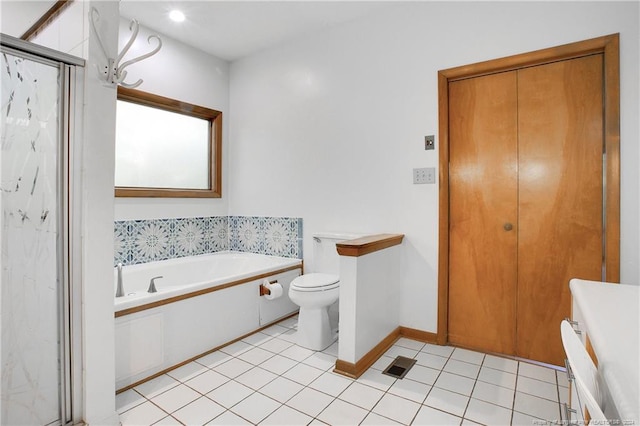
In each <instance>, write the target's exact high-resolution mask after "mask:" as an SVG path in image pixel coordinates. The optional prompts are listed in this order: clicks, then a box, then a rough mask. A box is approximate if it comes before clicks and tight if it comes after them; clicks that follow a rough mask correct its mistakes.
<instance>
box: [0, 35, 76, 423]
mask: <svg viewBox="0 0 640 426" xmlns="http://www.w3.org/2000/svg"><path fill="white" fill-rule="evenodd" d="M1 62H2V64H1V67H2V68H1V69H0V73H1V75H2V92H1V101H2V104H1V107H2V110H1V115H2V117H1V119H0V120H1V127H0V128H1V131H0V134H1V140H0V143H1V151H0V174H1V184H0V188H1V195H0V208H1V210H2V215H1V216H0V240H1V243H2V246H1V251H2V256H1V259H0V266H1V269H2V285H1V292H0V324H1V333H0V337H1V339H0V362H1V366H2V369H1V370H2V372H1V376H2V386H1V389H0V392H1V397H2V398H1V406H0V424H2V425H50V424H64V423H67V421H68V419H67V416H68V413H67V409H66V408H65V407H67V406H68V401H67V394H68V392H67V391H66V390H65V388H66V386H67V384H68V378H67V377H66V375H68V374H69V368H68V355H67V353H68V350H67V347H66V345H67V339H66V337H65V333H66V332H65V328H68V324H69V322H68V312H67V311H68V308H67V307H65V306H68V302H66V300H65V299H66V296H65V295H66V289H65V285H66V281H67V279H66V272H65V270H66V264H67V263H66V262H67V261H66V260H65V259H66V255H65V246H66V243H65V238H66V236H65V234H66V230H65V229H66V226H65V224H64V223H65V222H64V221H65V217H66V214H67V213H66V212H67V210H66V207H64V206H65V202H64V200H65V197H66V195H65V194H66V179H63V176H65V170H64V168H65V164H66V163H65V160H64V156H65V155H66V154H65V143H64V141H65V137H64V129H65V124H64V119H65V118H64V117H65V101H66V99H65V96H64V93H65V90H68V89H66V83H65V67H64V66H63V65H62V64H61V63H59V62H56V61H51V60H48V59H44V58H40V57H37V56H35V55H30V54H25V53H21V52H18V51H13V50H11V49H6V48H5V47H4V46H3V48H2V58H1ZM67 98H68V95H67ZM65 304H66V305H65Z"/></svg>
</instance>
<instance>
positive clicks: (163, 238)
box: [114, 216, 302, 266]
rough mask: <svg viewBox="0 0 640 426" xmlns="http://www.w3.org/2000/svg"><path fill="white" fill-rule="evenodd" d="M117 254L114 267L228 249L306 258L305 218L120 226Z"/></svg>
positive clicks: (156, 221) (196, 219)
mask: <svg viewBox="0 0 640 426" xmlns="http://www.w3.org/2000/svg"><path fill="white" fill-rule="evenodd" d="M114 249H115V250H114V251H115V256H114V266H115V265H117V264H118V263H122V264H123V265H135V264H139V263H147V262H153V261H157V260H166V259H174V258H179V257H185V256H195V255H199V254H206V253H215V252H219V251H225V250H234V251H244V252H251V253H259V254H268V255H272V256H282V257H295V258H302V219H301V218H290V217H258V216H212V217H192V218H178V219H150V220H123V221H116V222H115V224H114Z"/></svg>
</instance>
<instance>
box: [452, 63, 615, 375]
mask: <svg viewBox="0 0 640 426" xmlns="http://www.w3.org/2000/svg"><path fill="white" fill-rule="evenodd" d="M602 61H603V59H602V55H601V54H595V55H591V56H585V57H581V58H576V59H569V60H564V61H559V62H554V63H550V64H545V65H539V66H533V67H529V68H523V69H519V70H514V71H508V72H502V73H497V74H491V75H485V76H481V77H475V78H468V79H463V80H459V81H454V82H450V84H449V138H450V146H449V341H450V342H451V343H453V344H455V345H459V346H463V347H468V348H473V349H478V350H482V351H487V352H497V353H503V354H509V355H516V356H520V357H524V358H528V359H533V360H537V361H541V362H546V363H552V364H556V365H562V360H563V358H564V352H563V349H562V343H561V339H560V321H561V320H562V319H563V318H565V317H569V316H570V306H571V303H570V302H571V301H570V292H569V286H568V283H569V280H570V279H571V278H573V277H579V278H583V279H589V280H600V279H602V262H603V154H602V153H603V90H602V87H603V74H602V64H603V62H602Z"/></svg>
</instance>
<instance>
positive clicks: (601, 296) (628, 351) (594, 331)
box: [569, 279, 640, 425]
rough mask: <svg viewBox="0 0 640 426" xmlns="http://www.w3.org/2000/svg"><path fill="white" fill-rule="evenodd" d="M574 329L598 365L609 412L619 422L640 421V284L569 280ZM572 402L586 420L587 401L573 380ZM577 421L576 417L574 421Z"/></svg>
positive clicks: (581, 418)
mask: <svg viewBox="0 0 640 426" xmlns="http://www.w3.org/2000/svg"><path fill="white" fill-rule="evenodd" d="M569 286H570V289H571V295H572V300H573V303H572V320H573V321H574V324H573V327H574V329H575V330H577V331H579V337H580V339H581V340H582V343H583V344H584V345H585V346H586V348H587V351H588V352H589V354H590V355H591V357H592V358H593V359H594V363H595V364H596V366H597V367H598V373H599V374H600V376H601V378H602V382H603V383H604V385H605V387H606V390H605V395H606V397H605V398H606V401H605V414H606V416H607V418H611V419H616V420H619V423H616V424H622V425H624V424H635V425H637V424H640V391H639V388H640V375H639V365H640V351H639V349H638V348H639V345H640V313H639V309H640V286H635V285H625V284H612V283H604V282H599V281H585V280H579V279H573V280H571V282H570V284H569ZM570 387H571V399H570V402H569V405H570V406H571V408H572V409H573V410H575V411H576V412H575V414H574V415H575V416H576V418H575V420H577V422H578V424H583V423H582V421H583V420H584V403H581V402H580V401H579V399H578V396H577V395H576V391H575V386H573V383H571V386H570ZM572 420H573V419H572Z"/></svg>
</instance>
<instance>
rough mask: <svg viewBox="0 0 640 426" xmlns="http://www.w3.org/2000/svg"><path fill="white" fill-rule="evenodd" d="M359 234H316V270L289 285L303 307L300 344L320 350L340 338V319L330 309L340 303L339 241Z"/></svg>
mask: <svg viewBox="0 0 640 426" xmlns="http://www.w3.org/2000/svg"><path fill="white" fill-rule="evenodd" d="M356 237H357V236H354V235H349V234H315V235H314V236H313V241H314V246H313V268H314V271H317V272H313V273H310V274H304V275H301V276H299V277H297V278H296V279H294V280H293V281H292V282H291V285H290V286H289V298H290V299H291V301H292V302H293V303H295V304H296V305H298V306H300V314H299V315H298V332H297V333H296V339H297V340H296V343H297V344H298V345H300V346H302V347H305V348H307V349H312V350H314V351H321V350H323V349H326V348H327V347H329V346H330V345H331V344H332V343H333V342H335V341H336V340H337V339H338V322H337V320H335V318H330V308H331V307H333V306H335V305H337V304H336V302H337V301H338V296H339V295H340V277H339V271H340V256H339V255H338V252H337V251H336V243H338V242H340V241H344V240H348V239H352V238H356ZM334 311H335V310H332V313H333V312H334ZM336 313H337V312H336Z"/></svg>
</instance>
